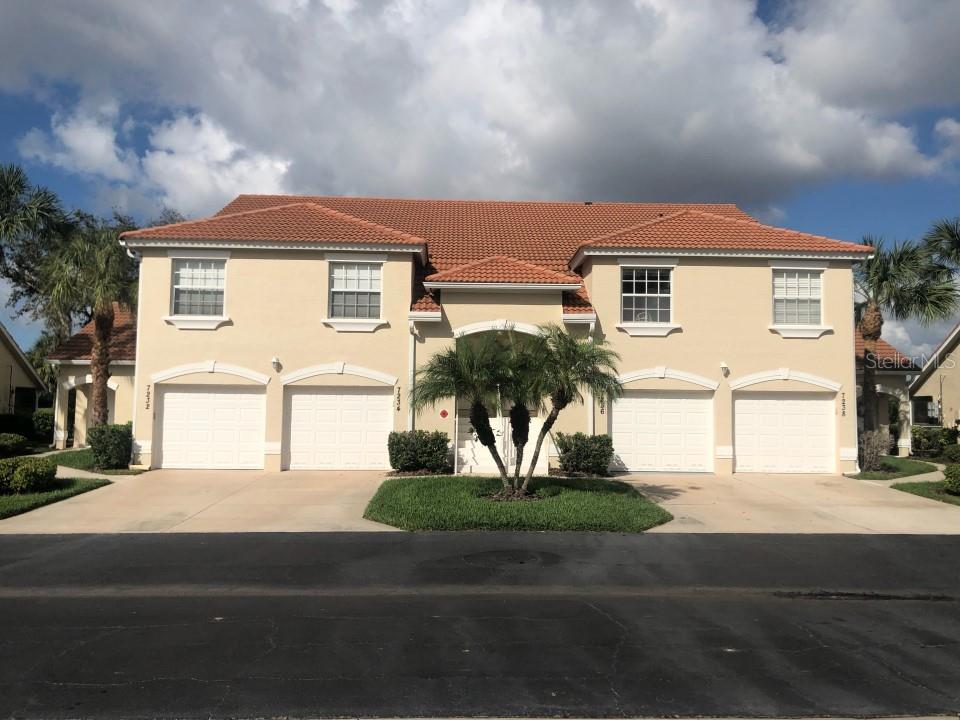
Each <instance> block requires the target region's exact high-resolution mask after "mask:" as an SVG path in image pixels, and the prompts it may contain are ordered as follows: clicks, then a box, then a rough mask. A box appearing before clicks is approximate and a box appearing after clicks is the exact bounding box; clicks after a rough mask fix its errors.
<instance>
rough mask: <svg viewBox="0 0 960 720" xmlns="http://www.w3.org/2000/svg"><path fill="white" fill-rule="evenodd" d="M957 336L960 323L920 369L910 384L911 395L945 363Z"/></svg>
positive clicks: (959, 330) (959, 333) (959, 331)
mask: <svg viewBox="0 0 960 720" xmlns="http://www.w3.org/2000/svg"><path fill="white" fill-rule="evenodd" d="M957 335H960V323H957V326H956V327H955V328H953V330H951V331H950V334H949V335H947V336H946V337H945V338H944V339H943V342H942V343H940V344H939V345H938V346H937V349H936V350H934V351H933V354H932V355H931V356H930V359H929V360H927V361H926V362H925V363H924V364H923V367H922V368H921V369H920V371H919V374H918V375H917V377H916V378H914V380H913V382H911V383H910V387H909V388H908V389H909V390H910V392H911V393H912V392H913V391H914V389H915V388H919V387H920V386H921V385H922V384H923V383H925V382H926V381H927V378H928V377H930V373H931V372H933V371H934V370H935V369H936V368H938V367H939V366H940V363H941V362H942V361H943V356H944V355H946V354H947V353H949V352H950V348H952V347H953V346H954V343H955V342H956V340H957Z"/></svg>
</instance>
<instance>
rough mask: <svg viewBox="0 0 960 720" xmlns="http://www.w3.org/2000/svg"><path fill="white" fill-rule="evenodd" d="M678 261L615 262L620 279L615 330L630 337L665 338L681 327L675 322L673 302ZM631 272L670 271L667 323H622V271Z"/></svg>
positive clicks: (631, 259) (632, 259) (641, 259)
mask: <svg viewBox="0 0 960 720" xmlns="http://www.w3.org/2000/svg"><path fill="white" fill-rule="evenodd" d="M677 264H678V259H677V258H671V257H625V258H619V259H618V261H617V265H618V272H619V273H620V277H619V278H618V282H617V295H618V297H619V308H618V312H619V316H620V322H619V323H618V324H617V329H619V330H622V331H624V332H625V333H627V335H629V336H631V337H666V336H667V335H669V334H670V333H672V332H673V331H674V330H680V329H681V326H680V324H679V323H677V322H676V307H675V303H674V300H675V298H676V289H677V273H676V272H675V271H676V269H677ZM626 268H629V269H631V270H669V271H670V320H669V321H668V322H624V321H623V271H624V269H626Z"/></svg>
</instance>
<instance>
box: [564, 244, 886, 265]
mask: <svg viewBox="0 0 960 720" xmlns="http://www.w3.org/2000/svg"><path fill="white" fill-rule="evenodd" d="M592 255H600V256H606V257H609V256H617V255H627V256H631V255H639V256H647V255H649V256H651V257H659V256H664V255H665V256H682V257H735V258H762V259H776V258H791V259H796V260H850V261H857V260H867V259H869V258H871V257H873V253H860V252H858V253H853V252H846V251H836V252H830V251H810V250H749V249H729V250H728V249H721V248H676V247H669V248H648V247H610V246H607V247H601V246H593V245H591V246H585V247H580V248H578V249H577V252H576V253H575V254H574V256H573V258H572V259H571V260H570V263H569V265H568V267H569V268H570V269H571V270H576V269H577V268H578V267H579V266H580V264H581V263H582V262H583V261H584V259H585V258H586V257H587V256H592Z"/></svg>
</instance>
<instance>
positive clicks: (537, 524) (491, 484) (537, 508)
mask: <svg viewBox="0 0 960 720" xmlns="http://www.w3.org/2000/svg"><path fill="white" fill-rule="evenodd" d="M499 488H500V480H499V479H498V478H490V477H472V476H432V477H400V478H393V479H391V480H387V481H386V482H384V483H383V484H382V485H381V486H380V489H379V490H377V494H376V495H374V496H373V499H372V500H371V501H370V504H369V505H367V509H366V512H365V513H364V517H365V518H367V519H369V520H376V521H377V522H382V523H386V524H387V525H393V526H395V527H398V528H402V529H404V530H590V531H605V532H642V531H644V530H647V529H649V528H652V527H654V526H656V525H662V524H663V523H665V522H668V521H670V520H672V519H673V516H672V515H671V514H670V513H668V512H667V511H666V510H664V509H663V508H661V507H660V506H658V505H655V504H654V503H652V502H650V501H649V500H647V499H646V498H645V497H644V496H643V495H641V494H640V493H639V492H637V491H636V490H635V489H634V488H633V487H631V486H630V485H627V484H626V483H622V482H618V481H615V480H603V479H601V478H576V479H567V478H534V480H533V482H532V483H531V489H532V490H533V493H534V494H535V495H536V496H537V497H538V498H540V499H538V500H529V501H506V502H504V501H495V500H490V499H489V498H488V497H486V496H488V495H490V494H491V493H493V492H496V491H497V490H498V489H499Z"/></svg>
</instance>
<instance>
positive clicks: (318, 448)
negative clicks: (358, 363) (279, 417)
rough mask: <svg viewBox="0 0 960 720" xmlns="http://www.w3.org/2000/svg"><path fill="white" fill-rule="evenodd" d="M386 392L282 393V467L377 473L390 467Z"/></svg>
mask: <svg viewBox="0 0 960 720" xmlns="http://www.w3.org/2000/svg"><path fill="white" fill-rule="evenodd" d="M392 410H393V390H392V389H391V388H384V389H383V390H380V389H379V388H341V387H336V388H333V387H332V388H304V389H298V390H293V391H290V392H289V393H288V394H287V418H288V431H287V442H286V447H287V463H286V465H287V467H289V468H290V469H293V470H382V469H386V468H388V467H389V466H390V459H389V456H388V454H387V436H388V435H389V434H390V431H391V430H392V429H393V412H392Z"/></svg>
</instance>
